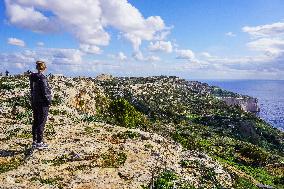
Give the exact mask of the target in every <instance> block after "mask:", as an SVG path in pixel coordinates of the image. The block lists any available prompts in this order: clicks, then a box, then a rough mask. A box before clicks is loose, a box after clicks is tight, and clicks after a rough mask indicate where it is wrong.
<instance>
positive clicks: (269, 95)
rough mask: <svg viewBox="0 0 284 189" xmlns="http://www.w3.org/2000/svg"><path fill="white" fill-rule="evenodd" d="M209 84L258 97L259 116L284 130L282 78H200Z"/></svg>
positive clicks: (283, 81) (283, 88) (283, 87)
mask: <svg viewBox="0 0 284 189" xmlns="http://www.w3.org/2000/svg"><path fill="white" fill-rule="evenodd" d="M201 82H205V83H208V84H209V85H214V86H218V87H220V88H222V89H225V90H228V91H232V92H235V93H239V94H243V95H249V96H252V97H255V98H257V99H258V105H259V107H260V112H259V113H257V115H258V116H259V117H261V118H262V119H264V120H265V121H266V122H268V123H270V124H271V125H272V126H273V127H276V128H278V129H279V130H282V131H284V80H202V81H201Z"/></svg>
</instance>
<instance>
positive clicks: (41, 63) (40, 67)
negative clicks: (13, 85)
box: [36, 60, 46, 71]
mask: <svg viewBox="0 0 284 189" xmlns="http://www.w3.org/2000/svg"><path fill="white" fill-rule="evenodd" d="M36 69H37V70H41V71H43V70H45V69H46V65H45V62H44V61H40V60H38V61H36Z"/></svg>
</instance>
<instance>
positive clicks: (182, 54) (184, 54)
mask: <svg viewBox="0 0 284 189" xmlns="http://www.w3.org/2000/svg"><path fill="white" fill-rule="evenodd" d="M176 53H177V57H176V58H177V59H186V60H194V59H195V55H194V53H193V52H192V50H190V49H185V50H176Z"/></svg>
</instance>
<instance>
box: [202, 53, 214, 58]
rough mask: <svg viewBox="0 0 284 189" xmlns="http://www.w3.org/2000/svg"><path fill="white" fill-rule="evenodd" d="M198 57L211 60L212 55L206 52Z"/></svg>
mask: <svg viewBox="0 0 284 189" xmlns="http://www.w3.org/2000/svg"><path fill="white" fill-rule="evenodd" d="M200 55H201V56H202V57H205V58H211V57H212V55H211V54H210V53H208V52H202V53H200Z"/></svg>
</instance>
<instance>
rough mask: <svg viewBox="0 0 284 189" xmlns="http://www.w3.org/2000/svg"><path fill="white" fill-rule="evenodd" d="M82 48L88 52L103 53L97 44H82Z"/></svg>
mask: <svg viewBox="0 0 284 189" xmlns="http://www.w3.org/2000/svg"><path fill="white" fill-rule="evenodd" d="M80 50H81V51H83V52H85V53H88V54H101V53H102V51H101V49H100V48H99V47H98V46H96V45H88V44H80Z"/></svg>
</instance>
